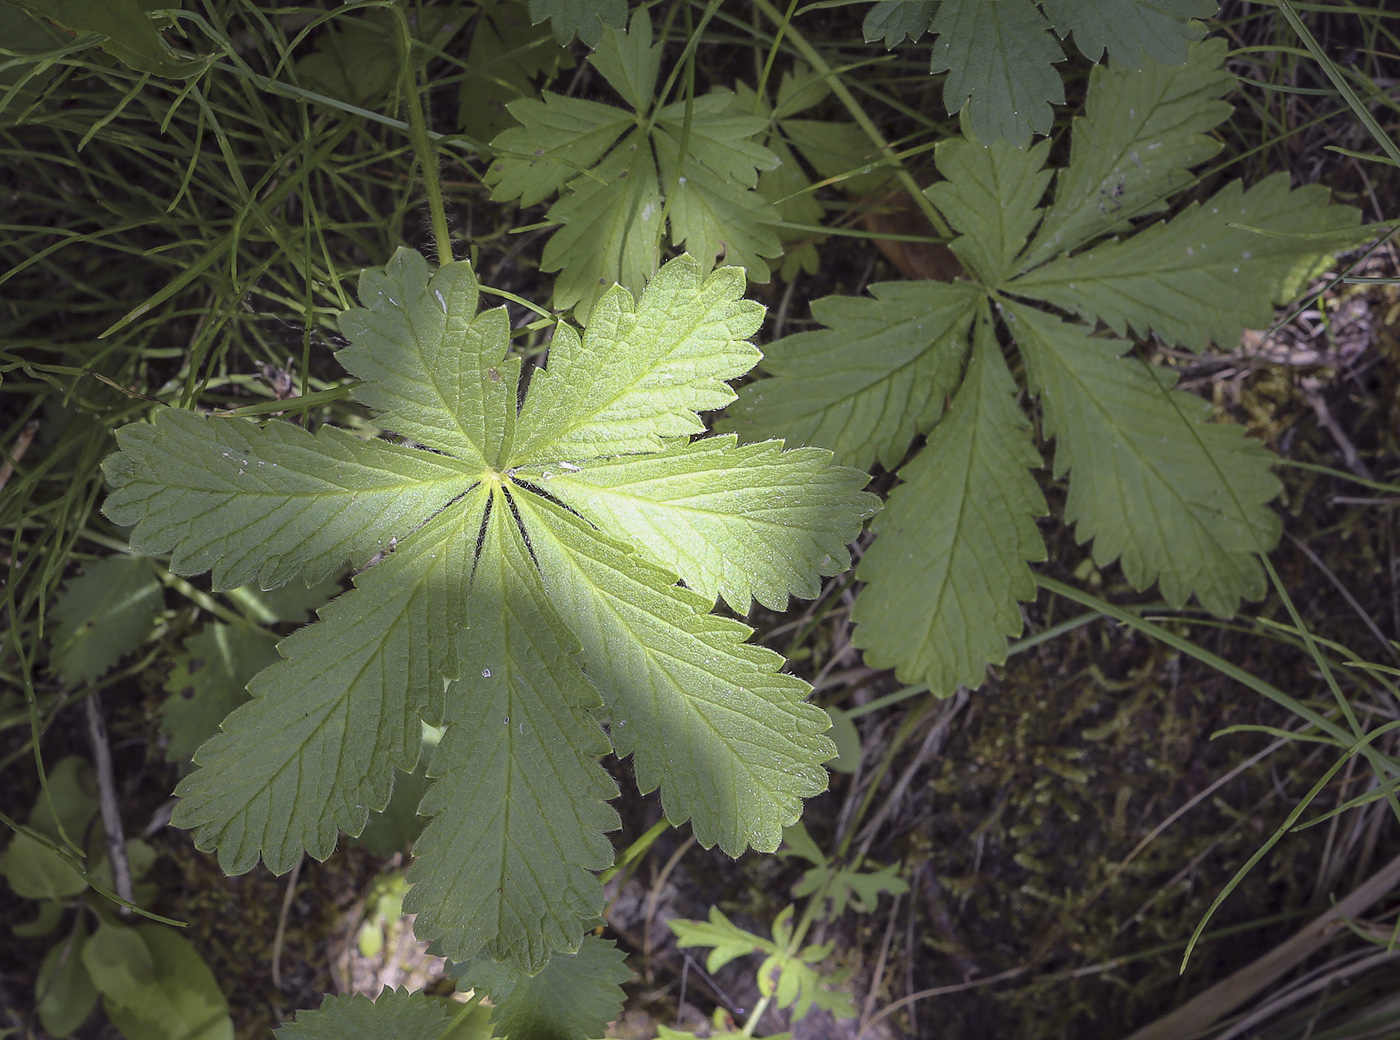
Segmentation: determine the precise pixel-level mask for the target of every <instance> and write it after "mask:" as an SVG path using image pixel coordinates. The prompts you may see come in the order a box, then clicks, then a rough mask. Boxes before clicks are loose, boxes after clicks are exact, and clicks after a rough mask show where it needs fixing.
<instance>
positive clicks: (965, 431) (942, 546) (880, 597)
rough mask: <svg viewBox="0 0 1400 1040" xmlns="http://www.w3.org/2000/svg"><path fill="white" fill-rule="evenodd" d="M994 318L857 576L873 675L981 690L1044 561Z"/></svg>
mask: <svg viewBox="0 0 1400 1040" xmlns="http://www.w3.org/2000/svg"><path fill="white" fill-rule="evenodd" d="M1015 393H1016V383H1015V381H1014V380H1013V379H1012V378H1011V373H1010V372H1008V371H1007V369H1006V363H1005V362H1004V361H1003V360H1002V356H1001V348H1000V347H998V346H997V343H996V335H995V333H994V332H993V331H992V328H991V321H990V315H988V314H986V313H985V312H984V313H983V315H981V316H980V317H979V320H978V322H977V326H976V334H975V337H974V347H973V352H972V361H971V362H970V363H969V364H968V369H967V376H966V378H965V379H964V380H963V384H962V387H961V389H959V390H958V394H957V396H956V397H955V398H954V399H953V403H952V406H951V408H950V409H949V410H948V414H947V416H945V417H944V419H943V421H942V422H940V423H939V424H938V425H937V426H936V427H935V428H934V430H933V433H932V434H930V436H929V440H928V444H927V445H926V446H925V448H924V450H923V451H921V452H919V454H918V455H916V456H915V457H914V459H913V461H912V462H910V463H909V464H908V465H907V466H905V467H904V468H903V469H902V470H900V471H899V477H900V479H901V480H902V481H903V483H902V484H901V485H900V486H899V487H897V488H896V489H895V490H894V493H893V494H892V495H891V496H890V501H889V505H888V507H887V508H886V509H885V511H884V512H883V513H882V514H881V515H880V518H879V522H878V524H877V526H876V530H877V531H878V532H879V534H880V537H879V538H877V539H876V540H875V542H874V543H873V544H872V545H871V546H870V548H869V549H868V550H867V551H866V554H865V556H864V557H863V558H862V560H861V563H860V567H859V568H858V569H857V571H856V576H857V577H858V578H860V579H861V580H862V581H864V582H866V587H865V589H864V590H863V591H862V592H861V594H860V596H859V597H858V598H857V600H856V605H855V608H854V609H853V610H852V612H851V620H852V621H854V622H855V623H856V631H855V637H854V640H853V641H854V642H855V644H856V646H858V647H860V648H861V649H863V650H864V651H865V659H866V661H867V662H868V663H870V664H871V665H874V666H875V667H877V668H893V669H895V671H896V673H897V674H898V676H899V678H900V679H901V680H902V681H904V682H909V683H915V682H926V683H928V685H929V687H930V688H931V689H934V690H951V689H953V687H955V686H957V685H958V684H963V685H967V686H972V687H976V686H978V685H980V684H981V681H982V677H983V673H984V671H985V668H986V665H987V664H988V663H989V662H990V663H993V664H1000V663H1001V662H1002V661H1004V660H1005V659H1006V638H1007V636H1014V635H1018V634H1020V631H1021V608H1020V603H1019V602H1018V601H1020V600H1029V599H1034V598H1035V578H1034V576H1033V575H1032V574H1031V570H1030V567H1029V566H1028V565H1027V564H1028V563H1029V562H1033V561H1039V560H1043V559H1045V543H1044V542H1043V541H1042V540H1041V537H1040V532H1039V531H1038V530H1037V529H1036V524H1035V517H1037V516H1044V515H1045V513H1046V512H1048V509H1047V507H1046V505H1045V499H1044V498H1043V497H1042V496H1041V493H1040V488H1039V487H1037V486H1036V482H1035V480H1034V479H1033V478H1032V477H1031V475H1030V473H1029V470H1030V469H1032V468H1036V467H1038V466H1039V465H1040V455H1039V453H1037V452H1036V450H1035V448H1034V446H1032V444H1031V442H1030V438H1029V427H1030V424H1029V423H1028V422H1027V421H1026V417H1025V415H1024V414H1023V413H1022V412H1021V410H1020V408H1019V407H1017V405H1016V402H1015V400H1014V395H1015Z"/></svg>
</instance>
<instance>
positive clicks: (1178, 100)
mask: <svg viewBox="0 0 1400 1040" xmlns="http://www.w3.org/2000/svg"><path fill="white" fill-rule="evenodd" d="M1225 51H1226V43H1225V41H1224V40H1222V39H1214V40H1208V41H1207V42H1205V43H1203V44H1201V45H1200V46H1198V47H1192V48H1191V49H1190V51H1189V52H1188V56H1187V59H1186V62H1185V67H1184V68H1172V67H1170V66H1166V65H1148V66H1147V67H1146V68H1144V69H1143V70H1142V71H1141V72H1135V71H1133V70H1131V69H1122V68H1118V67H1116V66H1115V67H1114V68H1111V69H1110V68H1106V67H1104V66H1097V67H1095V68H1094V69H1093V70H1092V71H1091V72H1090V73H1089V83H1090V90H1089V95H1088V99H1087V103H1086V106H1085V113H1084V115H1082V116H1077V117H1076V118H1075V120H1074V132H1073V134H1072V135H1071V137H1070V155H1069V165H1068V166H1066V167H1065V168H1064V169H1062V170H1059V171H1057V172H1056V174H1055V199H1054V202H1053V203H1052V204H1051V205H1050V206H1049V207H1048V208H1047V209H1046V210H1045V216H1044V219H1043V220H1042V221H1041V222H1040V229H1039V231H1037V233H1036V237H1035V241H1034V242H1033V243H1032V244H1031V247H1030V249H1029V250H1027V251H1026V253H1025V255H1024V256H1023V257H1022V258H1021V265H1022V268H1023V269H1025V268H1030V267H1035V266H1036V265H1038V264H1040V263H1042V262H1043V261H1045V260H1049V259H1052V258H1053V257H1055V256H1058V255H1060V254H1061V253H1065V252H1068V251H1070V250H1072V249H1077V248H1078V247H1079V246H1081V245H1083V244H1084V243H1085V242H1087V241H1089V240H1090V239H1093V238H1098V237H1099V236H1100V235H1106V234H1114V233H1116V232H1119V231H1121V230H1124V229H1126V228H1128V227H1129V226H1130V224H1129V222H1130V221H1131V220H1133V219H1136V218H1138V217H1143V216H1147V215H1149V214H1152V213H1157V212H1159V211H1160V210H1161V209H1163V208H1164V207H1165V205H1166V199H1167V197H1168V196H1169V195H1170V194H1171V193H1172V192H1174V191H1176V190H1177V189H1178V188H1182V187H1185V186H1186V185H1187V184H1188V183H1189V182H1190V179H1191V174H1190V172H1189V171H1190V169H1191V167H1193V166H1198V165H1200V164H1201V163H1203V162H1205V161H1206V160H1207V159H1210V158H1212V157H1213V156H1214V155H1215V154H1216V153H1218V152H1219V151H1220V149H1221V148H1222V147H1223V145H1222V144H1221V142H1219V141H1217V140H1216V139H1215V138H1213V137H1211V136H1209V132H1210V131H1211V130H1212V129H1214V128H1215V127H1216V126H1217V125H1218V124H1219V123H1221V122H1222V121H1223V120H1225V119H1226V118H1228V117H1229V115H1230V104H1229V102H1226V101H1221V100H1219V98H1220V97H1221V96H1222V95H1224V94H1226V93H1228V92H1229V90H1230V88H1231V87H1233V86H1234V83H1235V79H1234V77H1233V76H1231V75H1230V74H1229V73H1228V72H1226V71H1225V70H1224V69H1222V68H1221V67H1220V66H1221V64H1222V63H1223V62H1224V60H1225ZM1035 201H1037V202H1038V201H1039V194H1038V193H1037V197H1036V199H1035Z"/></svg>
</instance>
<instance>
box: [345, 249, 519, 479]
mask: <svg viewBox="0 0 1400 1040" xmlns="http://www.w3.org/2000/svg"><path fill="white" fill-rule="evenodd" d="M359 294H360V301H361V303H362V304H363V305H364V306H363V307H361V308H359V309H356V310H352V311H348V312H346V313H345V314H344V315H342V316H341V319H340V328H341V331H342V332H343V333H345V335H346V336H348V337H349V338H350V340H351V341H352V342H351V345H350V346H348V347H346V348H345V349H344V350H342V351H341V352H340V354H339V355H338V356H337V360H339V362H340V363H341V364H342V365H344V366H345V369H346V370H347V371H348V372H349V373H350V374H351V375H353V376H356V377H358V378H359V379H362V380H364V382H362V383H361V384H360V385H359V386H357V387H355V390H354V393H355V397H356V398H357V399H358V400H359V401H361V402H362V403H363V404H365V405H367V406H368V407H370V408H373V409H374V410H375V411H377V412H378V413H379V417H378V422H379V425H380V426H383V427H385V428H387V429H390V430H393V431H394V432H395V433H397V434H400V435H402V436H404V437H409V438H412V439H413V440H415V441H418V442H419V443H420V444H431V445H432V446H433V447H434V448H437V449H438V450H439V451H445V452H447V453H448V454H450V455H453V456H455V457H456V458H458V459H461V460H462V462H463V463H465V464H466V465H467V466H469V467H475V468H478V469H479V468H480V467H483V466H492V465H496V464H498V463H499V462H500V460H501V459H502V458H503V457H504V456H505V455H506V454H507V453H508V452H509V450H510V446H511V437H512V435H513V433H514V429H515V421H514V420H515V409H514V408H511V407H510V405H512V404H514V402H515V385H516V383H517V382H518V381H519V378H520V359H519V358H508V359H505V360H502V358H501V349H500V344H501V340H502V339H503V338H504V337H505V336H507V335H509V332H510V319H509V318H508V317H507V316H506V309H505V308H504V307H497V308H496V309H494V310H489V311H482V312H480V313H478V311H477V302H478V299H479V296H480V293H479V290H478V288H477V283H476V277H475V276H474V275H473V274H472V269H471V266H470V265H469V264H450V265H448V266H447V267H444V268H443V269H442V270H440V271H437V272H435V273H434V274H432V275H431V276H429V273H428V261H427V260H425V259H423V256H422V254H420V253H415V252H414V251H412V250H410V249H400V250H398V251H397V252H396V253H394V256H393V258H392V259H391V260H390V261H389V263H388V264H387V265H386V266H385V268H384V270H383V271H366V272H365V273H364V274H363V275H362V276H361V278H360V290H359ZM414 457H416V458H421V454H417V455H415V456H414ZM459 490H460V488H459Z"/></svg>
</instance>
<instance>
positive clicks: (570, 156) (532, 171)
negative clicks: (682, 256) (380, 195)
mask: <svg viewBox="0 0 1400 1040" xmlns="http://www.w3.org/2000/svg"><path fill="white" fill-rule="evenodd" d="M591 63H592V65H593V68H594V69H595V70H596V71H597V72H598V73H599V75H601V76H602V77H603V79H604V80H606V81H607V83H608V84H609V85H610V86H611V87H612V88H613V89H614V90H615V91H617V93H618V95H619V96H620V97H621V98H622V100H623V101H624V102H625V103H626V105H627V107H626V108H620V107H617V106H615V105H608V104H603V103H602V102H599V101H589V100H586V99H583V98H570V97H565V96H563V95H562V94H555V93H551V92H549V91H545V92H544V94H543V96H542V97H541V98H540V99H539V100H535V99H533V98H525V99H522V100H519V101H514V102H511V103H510V104H509V105H508V106H507V108H508V109H509V111H510V114H511V115H512V116H513V117H514V118H515V119H517V120H519V121H520V123H521V124H522V125H521V126H519V127H513V128H511V129H509V130H506V131H504V132H502V133H501V134H500V135H498V136H497V137H496V138H495V139H494V140H493V141H492V142H491V146H492V148H493V149H494V150H495V151H496V153H497V156H498V158H496V159H495V161H493V162H492V163H491V166H490V167H489V168H488V170H487V173H486V183H487V184H489V185H491V188H492V195H491V197H492V198H494V199H496V200H498V201H510V200H515V199H518V200H520V202H521V204H522V205H526V206H531V205H534V204H535V203H538V202H543V201H544V200H546V199H548V198H551V197H553V196H554V195H556V194H557V195H559V196H560V197H559V200H558V201H557V202H555V203H554V205H552V206H551V207H550V209H549V214H548V219H549V221H550V223H553V224H558V225H560V226H559V229H558V230H557V231H555V232H554V234H553V235H552V236H551V237H550V239H549V242H548V243H547V244H546V245H545V249H544V256H543V258H542V263H541V266H542V268H543V269H544V270H545V271H558V272H559V277H558V279H557V280H556V281H555V283H554V305H555V307H557V308H559V309H561V310H563V309H566V308H569V307H573V308H575V314H576V315H577V316H578V317H579V320H581V321H586V320H588V316H589V314H590V312H591V311H592V309H593V307H594V305H595V304H596V303H597V301H598V299H599V298H600V297H601V296H602V295H603V292H604V290H605V289H606V287H607V286H610V285H612V284H613V283H614V282H618V283H620V284H622V285H624V286H626V287H627V288H629V289H632V290H633V291H637V290H640V289H641V287H642V285H643V284H644V283H645V281H646V279H647V278H648V277H650V276H651V273H652V272H653V271H654V270H655V269H656V265H657V260H658V257H659V256H660V255H661V249H662V245H663V243H664V242H667V241H669V242H670V243H671V244H673V245H675V246H678V247H681V246H683V247H684V248H685V249H686V251H687V252H689V253H690V254H691V255H692V256H695V257H697V258H699V259H700V260H701V261H702V262H703V263H705V264H706V265H707V266H708V265H710V264H713V263H714V261H715V258H716V257H719V256H723V257H724V259H725V260H726V261H728V262H729V263H731V264H738V265H740V266H743V267H745V268H747V270H748V274H749V277H750V278H751V279H753V280H754V281H757V282H766V281H767V280H768V278H769V269H768V263H767V259H766V258H769V257H775V256H778V255H780V254H781V253H782V246H781V244H780V243H779V241H778V236H777V234H776V232H775V231H774V229H773V227H772V224H773V222H774V221H776V220H778V219H779V217H778V214H777V213H776V212H775V211H774V210H773V208H772V207H771V206H770V205H769V204H768V203H767V202H766V201H765V200H764V198H763V196H762V195H760V194H759V193H758V191H757V190H756V189H757V185H758V175H759V172H760V171H763V170H771V169H774V168H775V167H777V165H778V156H776V155H775V154H773V152H772V151H770V150H769V149H767V148H765V147H763V145H762V144H760V143H759V141H758V137H759V135H761V134H762V133H763V132H764V130H765V128H766V126H767V124H766V121H765V120H764V119H762V118H761V117H758V116H755V115H753V114H752V109H748V110H745V109H742V108H741V107H739V106H737V105H736V104H735V99H734V94H733V93H732V92H730V91H728V90H722V89H715V90H712V91H710V92H709V93H708V94H704V95H702V96H700V97H696V98H694V99H691V100H681V101H674V102H671V103H670V104H664V103H662V102H661V101H660V100H658V99H657V97H656V88H657V84H656V80H657V76H658V74H659V72H660V68H661V44H660V43H653V42H652V35H651V22H650V20H649V17H648V15H647V12H646V11H645V10H639V11H637V12H636V13H635V14H634V15H633V17H632V23H631V29H630V30H629V31H628V32H627V33H622V32H618V31H616V30H614V29H607V30H604V31H603V32H602V38H601V41H600V42H599V44H598V49H597V51H596V52H595V53H594V54H593V56H592V58H591Z"/></svg>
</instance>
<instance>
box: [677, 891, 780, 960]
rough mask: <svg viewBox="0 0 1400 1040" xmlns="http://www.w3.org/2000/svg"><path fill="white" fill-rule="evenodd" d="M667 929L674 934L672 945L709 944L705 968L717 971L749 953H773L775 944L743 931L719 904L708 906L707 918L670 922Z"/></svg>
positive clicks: (683, 947) (775, 947) (775, 950)
mask: <svg viewBox="0 0 1400 1040" xmlns="http://www.w3.org/2000/svg"><path fill="white" fill-rule="evenodd" d="M668 923H669V924H670V926H671V931H673V932H675V933H676V945H677V946H679V947H681V948H682V949H685V948H687V947H691V946H709V947H711V949H710V953H709V956H707V957H706V958H705V970H706V971H710V972H716V971H719V969H720V968H723V967H724V966H725V965H726V964H728V963H729V962H730V961H732V960H735V959H736V958H738V957H745V956H747V955H748V954H750V953H777V952H778V947H777V946H776V945H774V943H773V942H772V941H771V940H769V939H765V938H763V937H762V936H759V935H754V934H753V933H752V932H749V931H745V930H744V929H743V928H740V927H739V926H738V925H737V924H735V923H734V922H733V921H731V920H730V919H729V918H727V917H725V916H724V914H723V913H722V912H721V911H720V909H719V907H717V906H712V907H710V919H709V920H708V921H680V920H677V921H670V922H668Z"/></svg>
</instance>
